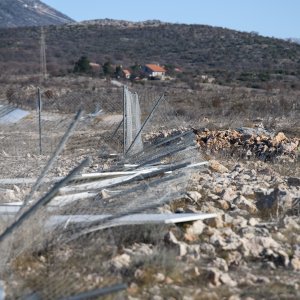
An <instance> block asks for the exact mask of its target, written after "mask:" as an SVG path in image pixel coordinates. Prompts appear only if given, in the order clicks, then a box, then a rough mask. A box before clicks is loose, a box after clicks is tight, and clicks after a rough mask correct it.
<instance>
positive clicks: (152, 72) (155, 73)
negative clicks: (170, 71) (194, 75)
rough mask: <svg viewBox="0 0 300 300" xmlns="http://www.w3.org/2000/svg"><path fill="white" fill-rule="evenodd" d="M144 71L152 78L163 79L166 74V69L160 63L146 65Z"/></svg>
mask: <svg viewBox="0 0 300 300" xmlns="http://www.w3.org/2000/svg"><path fill="white" fill-rule="evenodd" d="M143 71H144V73H145V75H146V76H148V77H150V78H159V79H163V78H164V76H165V75H166V70H165V69H164V68H163V67H161V66H159V65H155V64H147V65H145V66H144V70H143Z"/></svg>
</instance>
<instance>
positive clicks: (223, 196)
mask: <svg viewBox="0 0 300 300" xmlns="http://www.w3.org/2000/svg"><path fill="white" fill-rule="evenodd" d="M299 203H300V179H299V178H296V177H285V176H281V175H280V174H279V173H277V172H275V171H273V170H272V166H270V165H269V164H266V163H264V162H261V161H255V162H244V163H240V162H239V163H230V164H228V166H227V167H226V166H224V165H222V164H220V163H219V162H217V161H215V160H212V161H210V167H209V169H207V170H206V171H204V172H199V173H197V174H194V176H193V179H192V182H191V185H190V188H189V191H188V193H187V197H186V199H184V201H180V202H178V203H175V204H173V205H172V206H168V207H164V208H163V210H164V211H172V210H173V211H177V212H187V211H194V212H195V211H197V212H200V211H201V212H216V213H218V214H219V217H218V218H216V219H211V220H207V221H204V222H202V221H197V222H194V223H193V224H187V225H185V226H183V227H174V228H169V229H165V230H166V231H165V233H164V237H163V238H162V239H161V240H160V242H159V243H156V244H155V243H154V244H149V243H134V244H132V245H130V246H127V247H125V248H123V249H122V250H121V252H120V253H119V255H117V256H115V257H113V258H112V260H111V264H112V265H113V266H114V267H115V268H117V269H118V270H119V271H120V272H121V273H122V274H127V273H128V270H130V273H132V278H131V280H129V282H130V283H129V289H128V294H129V299H231V300H233V299H248V300H250V299H299V297H300V286H299V285H300V276H299V275H300V219H299V211H300V206H299ZM158 253H160V263H158V261H159V259H158V258H157V256H158ZM139 258H140V260H141V259H142V261H143V263H141V262H140V263H139V264H137V263H136V262H137V260H139ZM147 261H150V262H151V261H152V263H151V264H149V263H147Z"/></svg>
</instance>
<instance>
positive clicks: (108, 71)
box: [102, 61, 114, 77]
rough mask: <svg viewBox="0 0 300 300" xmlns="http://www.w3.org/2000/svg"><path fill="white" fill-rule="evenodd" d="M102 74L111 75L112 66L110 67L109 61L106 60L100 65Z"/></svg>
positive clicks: (112, 71)
mask: <svg viewBox="0 0 300 300" xmlns="http://www.w3.org/2000/svg"><path fill="white" fill-rule="evenodd" d="M102 70H103V74H104V76H106V77H111V76H112V75H113V74H114V68H113V67H112V65H111V63H110V61H107V62H106V63H104V65H103V66H102Z"/></svg>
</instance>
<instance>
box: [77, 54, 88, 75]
mask: <svg viewBox="0 0 300 300" xmlns="http://www.w3.org/2000/svg"><path fill="white" fill-rule="evenodd" d="M91 69H92V68H91V66H90V61H89V60H88V58H87V57H86V56H81V57H80V59H79V60H78V61H77V62H76V63H75V66H74V73H88V72H90V71H91Z"/></svg>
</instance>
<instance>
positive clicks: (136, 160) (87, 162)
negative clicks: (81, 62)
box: [0, 86, 201, 299]
mask: <svg viewBox="0 0 300 300" xmlns="http://www.w3.org/2000/svg"><path fill="white" fill-rule="evenodd" d="M103 91H105V92H106V93H105V95H103V93H102V92H103ZM161 92H162V91H161V90H157V89H152V88H149V89H142V88H139V90H138V91H137V92H131V91H130V90H129V89H128V88H127V87H125V88H124V87H114V86H109V87H108V86H106V87H104V88H103V89H102V88H101V89H100V88H99V90H98V89H97V87H96V88H95V89H94V92H93V93H92V92H90V91H84V90H77V91H65V93H57V94H55V92H53V91H51V89H48V88H47V87H46V88H43V89H41V100H42V107H41V108H42V109H41V115H40V118H39V111H38V110H37V109H36V107H37V106H36V101H35V100H36V99H37V91H36V90H34V89H33V90H32V91H31V93H29V94H28V95H27V96H28V97H27V99H28V101H27V100H26V101H23V102H22V103H20V102H19V100H18V99H21V98H22V95H21V94H20V93H21V91H18V93H19V94H18V93H17V92H15V91H14V92H12V91H10V92H9V93H8V96H9V99H8V100H9V102H10V103H9V105H12V106H14V107H15V106H18V107H21V108H22V109H24V110H26V111H28V112H29V115H28V116H26V117H25V118H23V119H22V120H20V121H19V122H17V123H13V122H12V123H9V124H5V125H3V126H1V133H0V135H1V140H2V141H3V143H2V142H1V149H0V153H2V154H3V155H1V162H0V163H1V170H2V171H1V179H0V185H1V189H2V190H3V191H4V190H5V191H6V194H7V196H6V197H3V198H2V199H1V205H0V208H1V207H2V208H1V209H2V211H1V229H2V235H1V237H0V248H1V249H0V251H1V253H4V255H2V256H1V279H2V280H4V281H5V282H6V283H7V293H8V295H9V297H10V298H12V299H19V298H21V297H25V298H24V299H73V298H72V297H75V296H76V295H77V296H78V297H79V298H74V299H89V298H88V296H89V295H94V296H95V295H96V296H97V295H99V296H100V295H102V293H103V292H105V291H106V292H109V291H111V292H113V291H119V290H122V289H124V288H125V285H124V284H127V283H128V282H127V280H126V276H124V274H122V272H121V271H120V270H119V269H118V268H116V267H115V265H114V263H113V262H112V261H113V257H114V256H115V255H116V254H117V253H118V252H119V249H120V248H122V247H123V245H124V244H126V241H128V240H134V239H137V238H138V237H139V236H141V235H147V234H149V232H151V234H150V235H153V236H154V240H156V241H158V240H159V239H160V235H159V231H157V230H155V231H153V226H157V225H155V224H157V223H164V219H159V217H158V215H157V213H158V212H160V213H161V212H163V207H164V206H165V205H169V204H170V203H172V201H174V200H176V199H178V200H180V199H181V198H182V197H183V195H184V193H185V190H186V186H187V184H188V181H189V178H190V175H191V172H192V170H193V168H194V167H195V165H194V163H195V162H199V161H201V156H200V154H199V152H198V151H197V149H196V148H195V145H194V135H193V132H192V131H190V130H188V129H187V126H186V124H184V123H183V122H182V120H180V119H178V118H177V116H176V113H175V112H174V110H173V109H172V107H171V106H170V105H169V104H168V98H167V96H164V95H163V93H161ZM24 98H26V97H23V99H24ZM29 99H32V100H31V101H29ZM4 105H8V103H4ZM124 107H125V110H124V111H125V113H123V112H124V111H123V109H124ZM80 109H81V110H82V111H81V110H80ZM39 119H40V122H39ZM124 129H125V130H124ZM124 132H125V134H124ZM40 152H41V154H40ZM198 167H199V166H198ZM9 195H10V196H11V197H9ZM8 202H15V203H11V205H9V203H8ZM164 217H165V216H164ZM147 226H148V227H147ZM149 226H150V227H151V228H152V229H151V230H150V231H149V228H150V227H149ZM160 226H162V225H160ZM120 283H121V285H119V284H120ZM107 287H108V290H103V288H107ZM109 287H112V288H111V289H110V288H109ZM116 295H117V296H116V297H120V299H122V298H124V294H122V293H121V294H120V293H118V294H116ZM26 297H27V298H26ZM80 297H81V298H80ZM85 297H86V298H85Z"/></svg>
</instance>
